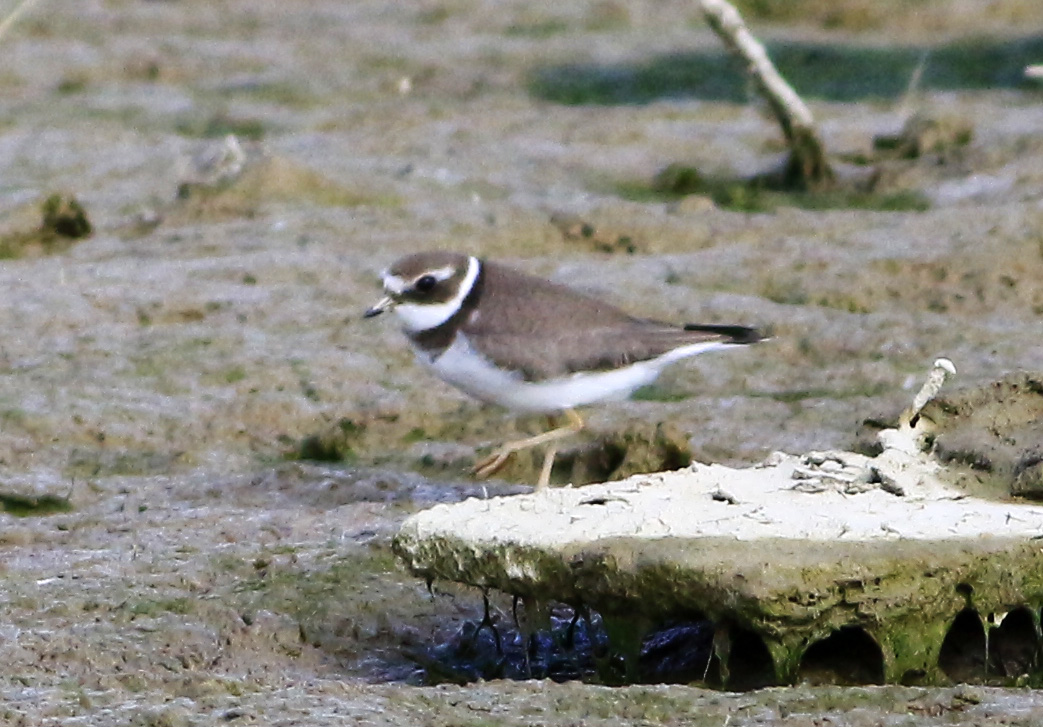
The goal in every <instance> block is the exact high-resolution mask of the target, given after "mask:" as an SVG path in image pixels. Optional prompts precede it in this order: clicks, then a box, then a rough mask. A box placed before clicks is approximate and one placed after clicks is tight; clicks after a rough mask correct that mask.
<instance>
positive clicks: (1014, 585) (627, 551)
mask: <svg viewBox="0 0 1043 727" xmlns="http://www.w3.org/2000/svg"><path fill="white" fill-rule="evenodd" d="M937 383H938V385H940V382H937ZM929 398H930V397H927V399H929ZM925 403H926V400H923V397H918V401H917V402H916V406H915V407H914V408H913V409H912V410H911V411H910V412H907V415H906V417H905V418H904V419H903V424H902V425H901V426H900V427H899V428H898V429H892V430H886V431H884V432H882V433H881V435H880V442H881V445H882V447H883V451H882V453H881V454H879V455H878V456H876V457H872V458H870V457H866V456H863V455H859V454H855V453H851V452H821V453H810V454H807V455H803V456H794V455H786V454H781V453H778V454H776V455H773V456H772V457H771V458H769V460H768V461H766V462H765V463H764V464H762V465H760V466H757V467H753V468H749V469H733V468H729V467H723V466H720V465H702V464H695V465H692V466H691V467H689V468H686V469H683V470H679V471H676V472H668V473H658V474H652V475H641V476H635V477H631V478H629V479H627V480H623V481H620V482H612V483H605V484H598V485H590V486H586V487H579V488H573V487H565V488H558V489H545V490H543V491H539V492H533V493H531V494H526V495H515V496H510V497H498V498H490V499H471V500H467V501H465V502H463V503H459V504H454V505H440V506H437V507H434V508H432V509H430V510H426V511H424V512H421V513H418V514H416V515H414V516H413V517H411V518H409V519H408V520H407V521H406V522H405V523H404V525H403V527H402V529H401V531H400V533H399V535H398V537H397V538H396V540H395V544H394V547H395V551H396V553H397V554H398V555H399V557H400V558H401V559H402V560H403V562H404V563H405V564H406V565H407V567H408V568H409V569H410V570H411V571H413V572H414V573H416V574H417V575H419V576H422V577H424V578H426V579H428V580H436V579H447V580H452V581H456V582H460V583H464V584H469V585H472V586H476V587H478V588H482V589H498V590H501V591H504V592H507V593H511V594H515V595H518V596H521V597H523V598H524V599H526V600H527V601H531V602H535V603H545V602H548V601H558V602H564V603H568V604H573V605H576V606H580V605H582V606H584V607H587V608H590V609H594V610H596V611H598V612H599V613H600V614H601V615H602V617H603V618H604V619H605V622H606V625H607V626H608V627H609V630H610V632H612V633H614V635H615V636H617V637H618V638H619V641H620V648H621V649H622V650H623V651H624V652H627V651H629V652H633V651H634V650H635V649H636V648H638V647H639V645H640V639H641V636H642V634H643V633H644V630H645V629H646V628H647V627H648V626H650V625H651V624H654V623H661V622H664V621H667V620H670V619H676V618H683V617H688V618H691V617H701V618H708V619H710V620H712V621H713V622H714V623H715V626H716V629H717V634H718V636H717V637H716V638H715V651H716V656H717V658H718V659H719V660H720V667H721V673H722V674H723V675H725V680H726V681H727V675H728V674H729V673H730V672H729V662H730V661H732V659H731V657H732V653H731V651H732V649H731V646H730V645H731V644H732V643H734V642H735V641H736V639H737V638H740V639H741V640H743V641H744V643H749V642H750V639H751V638H753V640H754V641H759V642H762V643H763V646H764V647H765V649H764V651H765V653H766V655H767V656H766V658H767V659H768V663H767V666H766V668H767V669H768V670H769V672H770V673H771V674H772V675H773V679H772V680H773V681H775V682H778V683H788V682H792V681H794V680H796V679H798V678H800V677H801V675H802V674H803V675H806V674H807V673H808V670H809V669H811V668H812V666H813V665H811V664H810V663H809V659H810V660H811V661H814V660H815V655H821V654H822V653H823V651H822V650H823V649H825V650H826V651H827V652H829V653H832V652H833V650H835V649H836V648H838V647H839V649H840V651H841V652H842V659H841V660H842V661H843V660H844V659H850V660H854V661H856V662H859V663H858V664H856V665H854V666H852V669H854V670H855V671H859V673H862V674H870V675H876V676H870V677H868V680H869V681H886V682H907V683H908V682H917V683H929V682H943V681H945V680H946V679H947V676H946V675H947V674H948V675H949V677H951V676H953V674H954V673H955V671H957V670H956V669H954V668H947V665H946V663H945V659H946V654H945V653H943V644H944V643H945V641H946V638H947V636H948V637H949V638H950V646H951V647H952V648H955V647H954V646H952V645H953V642H952V639H953V638H956V639H957V640H960V639H965V638H969V639H971V640H972V641H975V643H977V634H976V633H975V632H974V629H973V625H974V623H977V624H980V630H981V631H982V635H983V636H987V635H988V634H993V635H994V636H996V638H994V639H993V646H994V647H996V646H997V644H999V643H1000V641H998V640H997V639H1000V637H1001V636H1002V634H1000V633H999V632H1000V630H1001V629H1002V628H1003V625H1002V624H1003V620H1004V616H1005V614H1007V613H1008V612H1017V613H1018V614H1019V617H1018V619H1016V620H1017V621H1018V622H1019V623H1022V624H1027V625H1024V626H1023V628H1022V633H1019V634H1018V635H1017V639H1018V640H1019V643H1020V642H1024V643H1025V644H1026V645H1027V646H1026V648H1027V649H1028V651H1027V652H1026V653H1025V654H1024V655H1023V658H1021V659H1020V660H1015V661H1008V662H1007V663H1005V664H1002V663H1000V659H999V657H998V656H997V653H998V652H997V650H996V648H994V649H993V653H991V654H990V653H988V644H989V640H988V638H984V639H982V641H983V642H984V644H985V645H986V646H985V649H986V653H984V654H981V655H977V656H976V657H975V658H978V659H979V660H983V664H982V666H983V669H984V670H985V671H989V670H990V669H991V672H990V673H991V674H993V675H996V674H999V675H1001V676H1007V677H1012V678H1013V677H1017V676H1019V675H1020V673H1021V672H1025V671H1030V670H1032V669H1033V668H1035V666H1036V664H1037V662H1038V656H1039V636H1038V634H1039V613H1040V606H1041V605H1043V544H1041V538H1043V507H1041V506H1039V505H1035V504H1030V503H1025V502H1018V501H995V500H986V499H982V498H979V497H972V496H969V495H967V493H966V491H965V490H963V489H961V488H959V487H957V486H956V485H954V484H952V483H951V482H949V481H947V479H946V475H947V474H948V472H947V470H946V469H945V468H943V467H942V466H941V465H940V464H939V463H938V462H937V461H936V460H935V459H934V458H933V457H932V456H931V455H930V454H928V453H925V452H924V451H923V449H924V447H925V446H926V445H925V442H929V441H930V437H931V432H932V423H931V421H930V420H929V419H927V418H926V417H919V416H916V415H915V414H916V413H917V412H919V410H920V409H921V408H922V407H923V405H924V404H925ZM910 420H912V421H913V422H914V424H915V426H910V425H909V423H908V422H909V421H910ZM961 619H962V620H961ZM975 619H976V621H975ZM957 623H960V624H962V625H961V629H965V628H966V626H967V624H968V623H970V624H971V626H972V630H971V632H968V633H970V636H967V635H966V634H965V633H964V631H962V630H961V632H960V634H962V635H957V636H955V637H954V636H953V631H952V629H953V626H954V625H955V624H957ZM1012 623H1013V622H1012ZM1026 629H1027V632H1025V631H1026ZM1004 633H1005V632H1004ZM838 640H839V641H838ZM1001 640H1002V639H1001ZM956 646H959V644H957V645H956ZM744 648H745V647H744ZM952 648H950V652H951V651H952ZM762 667H764V665H762ZM856 667H857V668H856ZM732 672H734V669H733V670H732ZM1014 672H1018V673H1014ZM769 681H771V680H769Z"/></svg>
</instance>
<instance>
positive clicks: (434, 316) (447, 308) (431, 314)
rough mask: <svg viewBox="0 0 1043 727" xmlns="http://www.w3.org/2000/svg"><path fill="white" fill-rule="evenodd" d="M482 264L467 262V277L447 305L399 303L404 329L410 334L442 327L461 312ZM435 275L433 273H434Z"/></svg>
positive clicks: (397, 307) (399, 312)
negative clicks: (461, 307)
mask: <svg viewBox="0 0 1043 727" xmlns="http://www.w3.org/2000/svg"><path fill="white" fill-rule="evenodd" d="M480 268H481V264H480V263H479V262H478V258H476V257H473V256H472V257H470V258H468V260H467V275H466V276H465V277H464V279H463V282H461V284H460V289H459V290H458V291H456V295H454V296H453V297H452V299H451V300H447V301H446V302H445V303H426V304H418V303H399V304H398V305H396V306H395V314H396V315H397V316H398V317H399V320H401V321H402V326H403V328H405V329H406V331H408V332H410V333H416V332H418V331H428V330H431V329H432V328H437V327H438V326H440V325H442V324H443V323H445V322H446V321H448V320H449V319H450V318H452V317H453V315H454V314H455V313H456V312H457V311H458V310H460V306H462V305H463V304H464V299H465V298H466V297H467V296H468V295H469V294H470V292H471V288H473V287H474V283H475V280H477V279H478V271H479V269H480ZM432 274H433V273H432Z"/></svg>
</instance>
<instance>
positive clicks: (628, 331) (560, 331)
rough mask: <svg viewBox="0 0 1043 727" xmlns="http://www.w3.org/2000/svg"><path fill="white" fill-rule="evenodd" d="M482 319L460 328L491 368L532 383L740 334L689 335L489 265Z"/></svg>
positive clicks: (727, 329)
mask: <svg viewBox="0 0 1043 727" xmlns="http://www.w3.org/2000/svg"><path fill="white" fill-rule="evenodd" d="M483 272H484V276H485V285H484V288H483V291H482V298H481V302H480V305H479V314H478V315H477V316H473V317H471V318H470V319H469V320H468V321H467V322H466V323H464V324H463V326H462V327H461V332H462V333H464V334H465V335H468V338H469V340H470V341H471V344H472V345H473V346H474V347H475V348H476V349H478V350H479V352H481V353H482V354H483V355H484V356H486V357H488V358H489V359H490V360H491V361H492V362H493V363H495V364H497V365H498V366H502V367H504V368H507V369H509V370H512V371H518V372H520V373H521V374H522V376H524V377H525V378H526V379H529V380H540V379H545V378H551V377H554V376H563V375H566V374H569V373H573V372H576V371H581V370H608V369H613V368H619V367H620V366H625V365H627V364H629V363H633V362H635V361H645V360H648V359H652V358H656V357H658V356H661V355H663V354H664V353H667V352H668V351H671V350H673V349H675V348H678V347H679V346H684V345H686V344H690V343H700V342H705V341H734V342H736V343H738V342H740V341H739V340H736V336H735V331H736V330H743V331H748V330H749V329H740V328H739V327H733V326H729V327H721V328H719V329H718V328H715V327H706V328H705V329H704V328H697V329H695V330H685V329H683V328H680V327H676V326H670V325H667V324H663V323H656V322H654V321H647V320H643V319H640V318H634V317H633V316H630V315H628V314H626V313H624V312H623V311H621V310H620V309H618V308H616V307H614V306H611V305H609V304H608V303H604V302H602V301H599V300H596V299H594V298H589V297H587V296H584V295H581V294H579V293H576V292H575V291H572V290H570V289H568V288H565V287H563V286H560V285H557V284H555V283H551V282H550V281H547V280H543V279H541V278H536V277H532V276H529V275H525V274H524V273H520V272H518V271H515V270H512V269H510V268H507V267H503V266H501V265H497V264H495V263H486V264H485V265H484V271H483Z"/></svg>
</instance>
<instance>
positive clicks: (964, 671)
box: [938, 608, 985, 682]
mask: <svg viewBox="0 0 1043 727" xmlns="http://www.w3.org/2000/svg"><path fill="white" fill-rule="evenodd" d="M938 667H939V668H940V669H941V670H942V671H943V672H945V675H946V676H948V677H949V678H950V679H952V680H953V681H954V682H965V681H971V680H976V679H980V678H981V677H982V676H984V674H985V628H984V627H983V626H982V623H981V618H980V617H979V616H978V612H977V611H975V610H974V609H973V608H965V609H963V610H962V611H960V612H959V613H958V614H956V618H955V619H953V622H952V626H950V627H949V632H948V633H947V634H945V640H944V641H943V642H942V648H941V651H939V652H938Z"/></svg>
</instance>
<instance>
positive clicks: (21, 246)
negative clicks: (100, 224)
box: [0, 193, 94, 259]
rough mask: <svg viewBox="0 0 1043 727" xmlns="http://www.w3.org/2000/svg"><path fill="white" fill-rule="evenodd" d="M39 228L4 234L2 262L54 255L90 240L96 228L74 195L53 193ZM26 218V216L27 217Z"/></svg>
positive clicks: (0, 240)
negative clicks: (4, 260)
mask: <svg viewBox="0 0 1043 727" xmlns="http://www.w3.org/2000/svg"><path fill="white" fill-rule="evenodd" d="M38 214H39V215H40V218H39V219H40V222H39V224H38V226H36V227H30V228H29V229H26V228H25V227H22V228H21V229H18V227H16V228H15V229H12V230H11V231H9V232H6V233H2V232H0V259H4V258H8V259H9V258H20V257H32V256H36V255H53V254H55V253H60V252H64V251H65V250H67V249H69V247H71V246H72V244H73V243H74V242H76V241H77V240H81V239H83V238H85V237H89V236H90V235H91V233H93V232H94V226H93V225H92V224H91V221H90V219H89V218H88V216H87V210H86V209H84V207H83V205H82V204H80V202H79V200H77V199H76V198H75V197H74V196H72V195H64V194H57V193H56V194H52V195H50V196H48V197H47V199H45V200H44V201H43V203H42V204H41V205H40V207H39V213H38ZM23 216H25V215H23Z"/></svg>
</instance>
